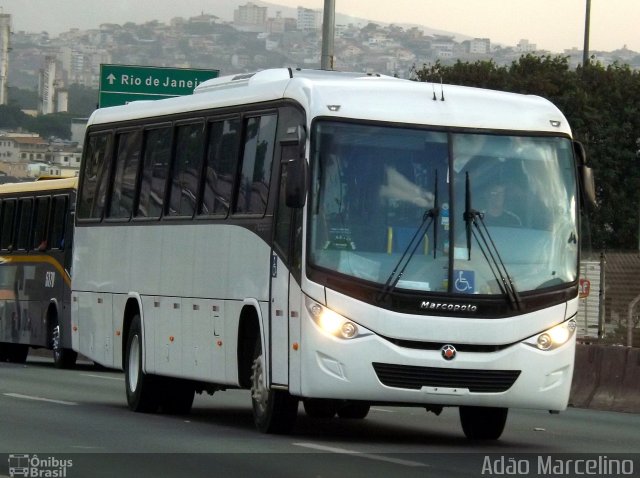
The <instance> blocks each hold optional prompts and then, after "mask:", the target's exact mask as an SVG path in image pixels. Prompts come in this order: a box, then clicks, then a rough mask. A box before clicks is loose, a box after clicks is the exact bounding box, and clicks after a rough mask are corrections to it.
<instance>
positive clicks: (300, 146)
mask: <svg viewBox="0 0 640 478" xmlns="http://www.w3.org/2000/svg"><path fill="white" fill-rule="evenodd" d="M306 142H307V134H306V131H305V129H304V126H301V125H299V126H296V127H295V128H290V129H289V130H288V131H287V137H286V138H284V139H283V140H281V141H280V145H281V146H282V157H281V165H282V167H286V168H287V176H286V178H287V179H286V183H285V184H284V187H285V203H286V205H287V207H290V208H294V209H299V208H302V207H304V204H305V202H306V199H307V160H306V159H305V154H304V153H305V145H306ZM281 187H282V186H281Z"/></svg>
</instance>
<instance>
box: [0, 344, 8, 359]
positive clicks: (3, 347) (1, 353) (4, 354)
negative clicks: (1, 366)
mask: <svg viewBox="0 0 640 478" xmlns="http://www.w3.org/2000/svg"><path fill="white" fill-rule="evenodd" d="M7 360H9V344H7V343H4V342H0V362H6V361H7Z"/></svg>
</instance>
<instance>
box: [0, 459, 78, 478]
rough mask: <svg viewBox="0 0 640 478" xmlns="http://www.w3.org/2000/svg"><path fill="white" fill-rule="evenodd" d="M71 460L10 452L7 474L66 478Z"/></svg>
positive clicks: (29, 477)
mask: <svg viewBox="0 0 640 478" xmlns="http://www.w3.org/2000/svg"><path fill="white" fill-rule="evenodd" d="M72 466H73V460H62V459H59V458H56V457H53V456H46V457H39V456H38V455H27V454H15V453H14V454H11V455H9V476H11V477H20V476H24V477H28V478H66V477H67V476H68V475H67V470H68V469H69V468H71V467H72Z"/></svg>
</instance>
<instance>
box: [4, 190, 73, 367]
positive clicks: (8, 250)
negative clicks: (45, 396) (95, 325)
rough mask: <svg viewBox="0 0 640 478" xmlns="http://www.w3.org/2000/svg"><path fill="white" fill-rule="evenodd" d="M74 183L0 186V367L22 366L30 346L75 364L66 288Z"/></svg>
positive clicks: (66, 364) (65, 363) (60, 362)
mask: <svg viewBox="0 0 640 478" xmlns="http://www.w3.org/2000/svg"><path fill="white" fill-rule="evenodd" d="M76 186H77V178H69V179H47V180H39V181H33V182H22V183H12V184H3V185H0V362H5V361H9V362H16V363H24V362H25V361H26V359H27V355H28V353H29V347H33V348H47V349H51V350H52V351H53V359H54V363H55V365H56V366H57V367H59V368H64V367H70V366H73V365H74V364H75V361H76V357H77V354H76V353H75V352H74V351H73V350H72V349H71V331H70V330H69V327H70V303H69V301H70V290H71V289H70V288H71V274H70V268H71V267H70V266H71V245H72V238H73V213H74V208H75V197H76Z"/></svg>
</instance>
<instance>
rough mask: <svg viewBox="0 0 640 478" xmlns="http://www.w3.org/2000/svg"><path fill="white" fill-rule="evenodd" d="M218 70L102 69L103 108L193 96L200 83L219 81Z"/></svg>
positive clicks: (101, 91)
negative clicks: (133, 102)
mask: <svg viewBox="0 0 640 478" xmlns="http://www.w3.org/2000/svg"><path fill="white" fill-rule="evenodd" d="M218 73H220V71H219V70H201V69H191V68H162V67H152V66H136V65H106V64H103V65H100V104H99V107H100V108H104V107H106V106H118V105H124V104H126V103H129V102H131V101H138V100H159V99H162V98H171V97H173V96H183V95H190V94H192V93H193V89H194V88H195V87H196V86H198V85H199V84H200V83H202V82H203V81H206V80H210V79H211V78H217V77H218Z"/></svg>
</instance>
